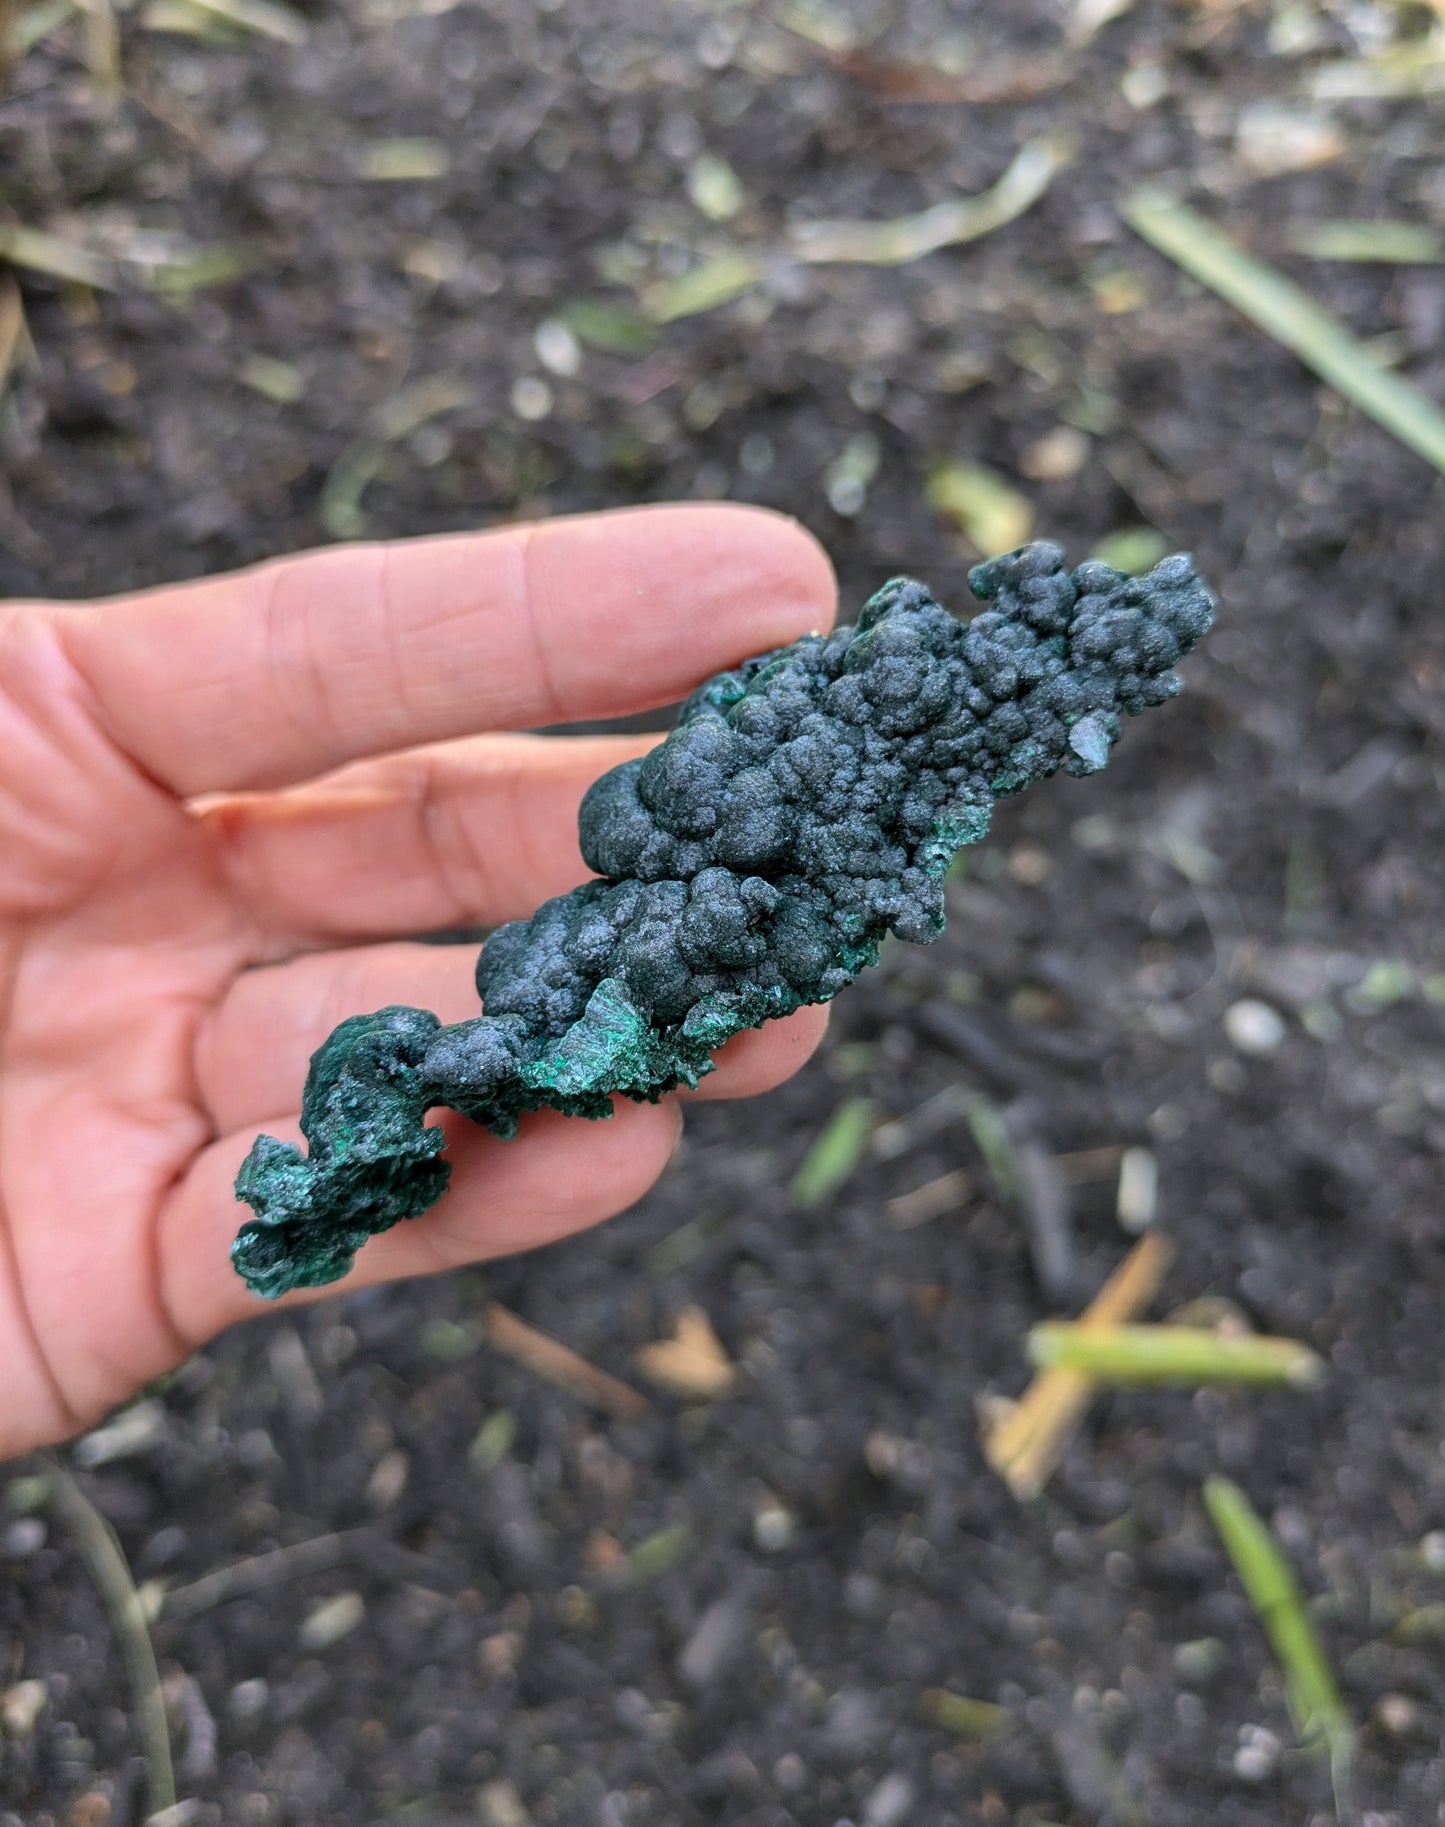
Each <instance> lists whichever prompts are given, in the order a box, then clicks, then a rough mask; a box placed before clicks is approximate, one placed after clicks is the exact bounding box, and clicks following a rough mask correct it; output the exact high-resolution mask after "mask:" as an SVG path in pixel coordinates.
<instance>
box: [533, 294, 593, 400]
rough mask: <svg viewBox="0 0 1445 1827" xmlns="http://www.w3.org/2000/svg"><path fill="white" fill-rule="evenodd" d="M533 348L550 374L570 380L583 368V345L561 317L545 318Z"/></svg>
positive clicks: (537, 330)
mask: <svg viewBox="0 0 1445 1827" xmlns="http://www.w3.org/2000/svg"><path fill="white" fill-rule="evenodd" d="M532 347H533V348H534V349H535V350H536V351H537V360H538V361H539V362H540V363H541V364H542V366H543V367H544V368H545V369H546V370H547V372H548V374H556V375H560V376H561V377H562V378H563V379H569V378H570V377H571V376H572V375H574V374H576V373H577V371H578V370H579V369H580V368H581V366H582V345H581V343H579V342H578V340H577V338H576V336H575V335H574V334H573V333H572V331H571V330H570V329H569V328H568V327H567V325H566V324H564V323H563V322H562V320H561V318H560V317H548V318H545V319H544V320H543V321H542V322H541V323H539V324H538V325H537V329H536V333H535V334H534V336H533V337H532ZM524 416H525V415H524Z"/></svg>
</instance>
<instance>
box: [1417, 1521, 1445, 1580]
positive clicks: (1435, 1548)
mask: <svg viewBox="0 0 1445 1827" xmlns="http://www.w3.org/2000/svg"><path fill="white" fill-rule="evenodd" d="M1420 1559H1421V1560H1422V1561H1424V1563H1425V1565H1426V1566H1427V1567H1428V1568H1429V1569H1430V1571H1431V1573H1445V1529H1432V1530H1431V1531H1430V1533H1429V1534H1428V1535H1422V1536H1421V1537H1420Z"/></svg>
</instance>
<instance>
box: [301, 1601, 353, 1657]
mask: <svg viewBox="0 0 1445 1827" xmlns="http://www.w3.org/2000/svg"><path fill="white" fill-rule="evenodd" d="M365 1616H366V1601H365V1600H364V1599H363V1598H362V1596H361V1594H360V1593H359V1592H338V1593H337V1594H336V1595H335V1597H334V1598H329V1599H323V1600H322V1601H321V1603H320V1604H319V1605H317V1606H314V1607H313V1609H312V1610H311V1611H309V1612H308V1613H307V1614H306V1621H305V1622H304V1623H303V1624H302V1626H301V1631H300V1636H299V1641H300V1644H301V1647H302V1648H303V1649H309V1650H319V1649H330V1648H331V1646H332V1644H334V1643H339V1642H340V1641H341V1639H342V1638H343V1637H349V1636H350V1635H351V1633H352V1631H353V1630H355V1629H356V1627H357V1625H358V1624H360V1622H361V1620H362V1619H363V1618H364V1617H365Z"/></svg>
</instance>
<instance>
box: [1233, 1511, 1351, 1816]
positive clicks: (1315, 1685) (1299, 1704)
mask: <svg viewBox="0 0 1445 1827" xmlns="http://www.w3.org/2000/svg"><path fill="white" fill-rule="evenodd" d="M1204 1504H1205V1508H1206V1509H1207V1510H1208V1511H1209V1519H1210V1521H1211V1522H1212V1523H1213V1524H1214V1527H1215V1528H1216V1529H1217V1530H1218V1532H1219V1538H1220V1540H1221V1541H1222V1542H1223V1543H1224V1546H1225V1550H1226V1552H1227V1553H1228V1555H1229V1558H1230V1560H1231V1561H1233V1563H1234V1570H1235V1572H1236V1573H1237V1574H1238V1575H1239V1579H1240V1583H1241V1585H1242V1586H1243V1587H1244V1590H1245V1595H1246V1596H1247V1598H1248V1599H1249V1602H1250V1604H1251V1605H1253V1607H1254V1609H1255V1611H1256V1612H1257V1613H1258V1615H1259V1621H1260V1623H1261V1624H1262V1625H1263V1626H1264V1632H1265V1635H1266V1636H1267V1637H1268V1638H1269V1642H1270V1647H1271V1649H1273V1651H1274V1653H1275V1656H1276V1658H1277V1660H1278V1662H1279V1665H1280V1667H1281V1669H1283V1671H1284V1677H1285V1695H1286V1698H1287V1699H1288V1701H1289V1709H1290V1715H1291V1717H1292V1718H1293V1720H1294V1724H1295V1730H1296V1732H1297V1733H1298V1734H1299V1737H1300V1740H1301V1742H1302V1743H1307V1742H1309V1741H1310V1740H1312V1739H1323V1740H1324V1742H1325V1743H1326V1744H1327V1745H1328V1747H1329V1751H1330V1756H1331V1759H1332V1761H1333V1763H1334V1768H1335V1778H1336V1784H1337V1786H1341V1785H1343V1783H1344V1782H1346V1781H1347V1778H1348V1771H1349V1768H1350V1764H1351V1761H1352V1757H1353V1751H1354V1727H1353V1726H1352V1724H1351V1723H1350V1716H1349V1714H1348V1713H1347V1712H1346V1711H1345V1703H1344V1701H1343V1700H1341V1698H1340V1692H1339V1689H1338V1688H1337V1687H1336V1686H1335V1678H1334V1675H1333V1674H1332V1673H1331V1671H1330V1665H1329V1663H1328V1662H1327V1661H1326V1660H1325V1655H1324V1651H1323V1650H1322V1649H1321V1648H1320V1643H1319V1638H1318V1637H1316V1635H1315V1630H1314V1625H1313V1624H1312V1623H1311V1622H1310V1619H1309V1614H1308V1613H1307V1612H1306V1610H1305V1607H1304V1600H1303V1598H1302V1597H1301V1595H1300V1589H1299V1585H1298V1583H1297V1582H1296V1580H1295V1577H1294V1573H1293V1571H1292V1570H1291V1568H1290V1565H1289V1562H1288V1561H1286V1559H1285V1557H1284V1555H1283V1553H1282V1552H1281V1551H1280V1548H1279V1545H1278V1543H1277V1542H1276V1541H1275V1539H1274V1537H1273V1535H1271V1534H1270V1532H1269V1529H1268V1528H1267V1527H1266V1525H1265V1523H1264V1522H1263V1520H1262V1519H1261V1518H1260V1516H1259V1514H1258V1512H1257V1511H1256V1510H1255V1508H1254V1506H1253V1504H1251V1503H1250V1501H1249V1499H1248V1498H1247V1497H1246V1496H1245V1494H1244V1492H1243V1491H1241V1490H1240V1488H1239V1486H1238V1485H1237V1484H1235V1483H1234V1482H1233V1481H1232V1480H1231V1479H1228V1478H1208V1479H1206V1480H1205V1483H1204Z"/></svg>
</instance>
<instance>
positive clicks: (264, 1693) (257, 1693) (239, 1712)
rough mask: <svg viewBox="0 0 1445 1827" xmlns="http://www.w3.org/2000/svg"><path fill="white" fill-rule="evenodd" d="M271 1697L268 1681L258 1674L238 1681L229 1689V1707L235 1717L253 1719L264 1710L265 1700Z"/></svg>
mask: <svg viewBox="0 0 1445 1827" xmlns="http://www.w3.org/2000/svg"><path fill="white" fill-rule="evenodd" d="M270 1698H271V1688H270V1684H269V1683H268V1682H265V1681H263V1680H262V1679H261V1677H260V1676H259V1675H257V1676H255V1677H254V1678H253V1679H252V1680H250V1681H238V1682H237V1683H236V1685H235V1686H234V1687H233V1688H232V1689H231V1697H230V1708H231V1712H232V1714H233V1715H234V1717H235V1718H237V1719H254V1718H256V1716H257V1715H258V1714H259V1713H264V1712H265V1710H266V1702H267V1701H268V1700H269V1699H270Z"/></svg>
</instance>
